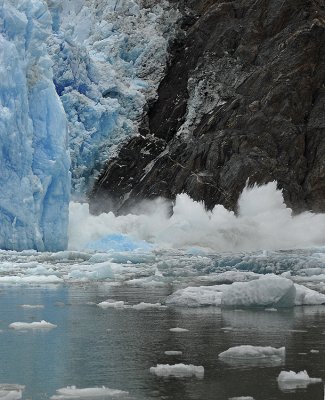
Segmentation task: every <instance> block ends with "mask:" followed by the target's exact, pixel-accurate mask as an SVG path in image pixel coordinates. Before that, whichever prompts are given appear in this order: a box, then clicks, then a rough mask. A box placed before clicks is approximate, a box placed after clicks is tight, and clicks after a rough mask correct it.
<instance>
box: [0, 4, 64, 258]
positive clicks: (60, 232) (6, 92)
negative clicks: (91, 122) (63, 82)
mask: <svg viewBox="0 0 325 400" xmlns="http://www.w3.org/2000/svg"><path fill="white" fill-rule="evenodd" d="M51 24H52V20H51V15H50V13H49V12H48V9H47V5H46V2H44V1H42V0H33V1H30V0H2V1H1V5H0V25H1V33H0V82H1V90H0V147H1V149H2V153H1V154H2V156H1V157H0V171H1V174H0V186H1V188H2V190H1V193H0V219H1V224H0V248H2V249H8V250H19V251H20V250H24V249H36V250H39V251H44V250H48V251H58V250H63V249H65V248H66V246H67V227H68V206H69V197H70V173H69V166H70V158H69V154H68V143H67V121H66V116H65V113H64V110H63V107H62V104H61V102H60V99H59V97H58V95H57V93H56V91H55V87H54V84H53V76H52V61H51V59H50V58H49V55H48V48H47V44H46V42H47V39H48V37H49V35H50V33H51Z"/></svg>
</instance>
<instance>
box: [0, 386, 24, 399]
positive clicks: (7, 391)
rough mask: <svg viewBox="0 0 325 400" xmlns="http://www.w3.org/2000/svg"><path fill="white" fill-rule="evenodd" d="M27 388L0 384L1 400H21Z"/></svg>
mask: <svg viewBox="0 0 325 400" xmlns="http://www.w3.org/2000/svg"><path fill="white" fill-rule="evenodd" d="M24 389H25V386H23V385H15V384H6V383H1V384H0V400H20V399H21V398H22V396H23V393H22V392H23V390H24Z"/></svg>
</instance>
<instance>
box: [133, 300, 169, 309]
mask: <svg viewBox="0 0 325 400" xmlns="http://www.w3.org/2000/svg"><path fill="white" fill-rule="evenodd" d="M132 308H133V309H134V310H147V309H150V308H159V309H165V308H167V306H163V305H161V303H144V302H141V303H139V304H135V305H134V306H132Z"/></svg>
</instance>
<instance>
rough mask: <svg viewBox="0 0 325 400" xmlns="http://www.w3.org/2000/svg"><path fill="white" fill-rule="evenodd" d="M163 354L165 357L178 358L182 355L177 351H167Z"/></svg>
mask: <svg viewBox="0 0 325 400" xmlns="http://www.w3.org/2000/svg"><path fill="white" fill-rule="evenodd" d="M164 353H165V354H166V356H180V355H181V354H183V352H182V351H178V350H167V351H165V352H164Z"/></svg>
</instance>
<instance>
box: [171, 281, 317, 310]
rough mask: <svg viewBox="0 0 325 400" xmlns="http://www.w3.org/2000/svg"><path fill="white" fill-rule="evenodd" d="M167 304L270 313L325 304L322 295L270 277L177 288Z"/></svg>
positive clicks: (290, 282)
mask: <svg viewBox="0 0 325 400" xmlns="http://www.w3.org/2000/svg"><path fill="white" fill-rule="evenodd" d="M166 304H168V305H177V306H187V307H202V306H217V307H218V306H221V307H263V308H267V309H268V310H272V311H273V310H274V309H276V308H281V307H294V306H295V305H320V304H325V295H324V294H321V293H319V292H316V291H315V290H311V289H309V288H306V287H305V286H302V285H298V284H294V283H293V282H292V281H291V280H290V279H287V278H283V277H280V276H276V275H273V274H270V275H261V276H260V278H259V279H254V280H252V281H248V282H234V283H232V284H230V285H225V284H224V285H213V286H199V287H187V288H184V289H179V290H177V291H176V292H175V293H173V294H172V295H170V296H169V297H167V299H166Z"/></svg>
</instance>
